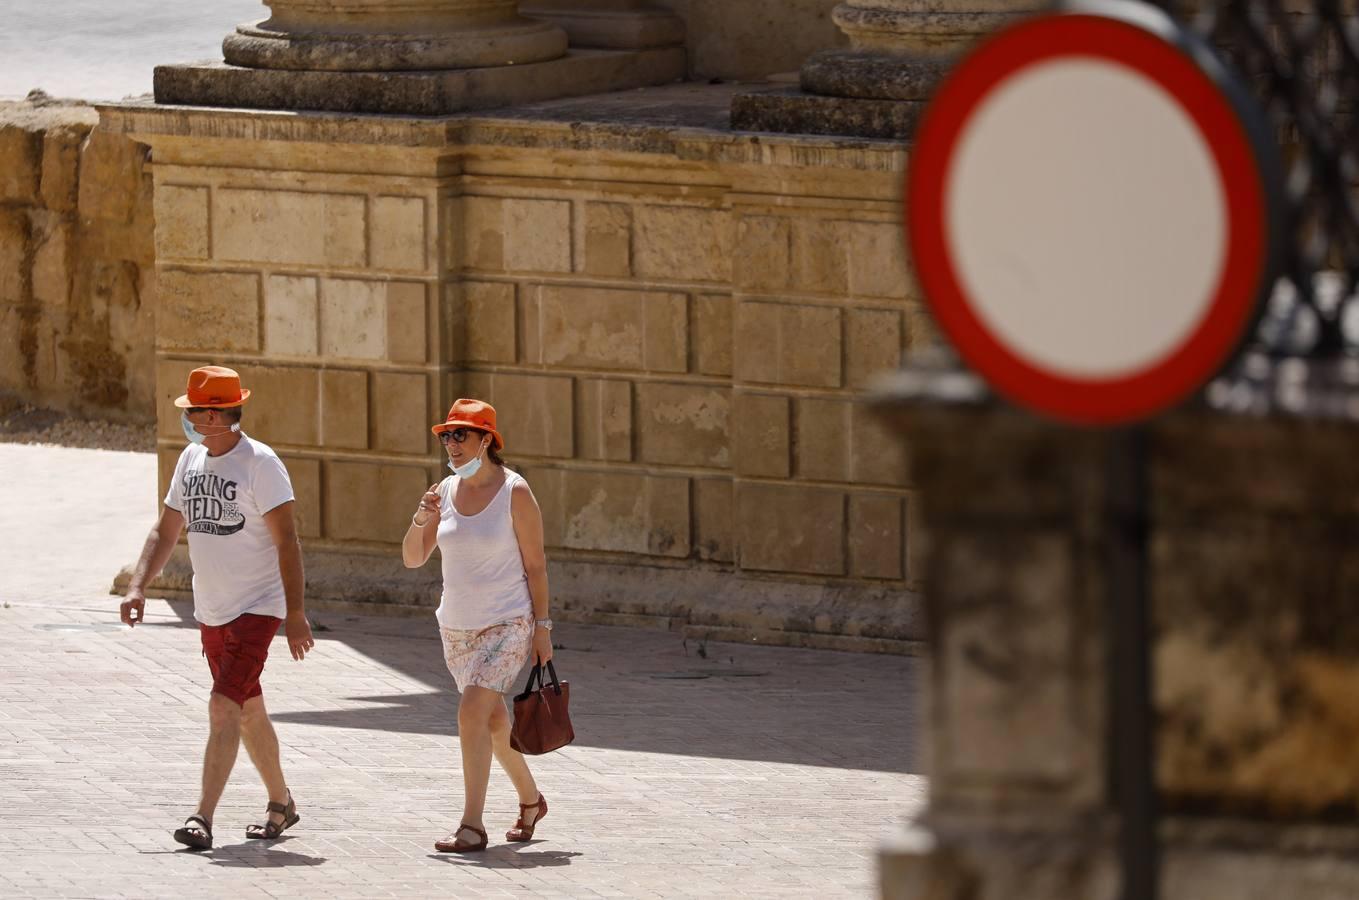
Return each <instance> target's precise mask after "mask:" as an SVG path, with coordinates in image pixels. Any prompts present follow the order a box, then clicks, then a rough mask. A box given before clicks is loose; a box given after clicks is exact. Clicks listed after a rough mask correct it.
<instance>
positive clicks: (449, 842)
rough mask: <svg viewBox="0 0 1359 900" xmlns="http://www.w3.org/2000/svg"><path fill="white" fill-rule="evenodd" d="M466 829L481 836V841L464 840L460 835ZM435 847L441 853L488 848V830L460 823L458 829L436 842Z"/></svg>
mask: <svg viewBox="0 0 1359 900" xmlns="http://www.w3.org/2000/svg"><path fill="white" fill-rule="evenodd" d="M464 831H470V832H472V833H473V834H475V835H476V836H477V837H479V838H481V840H480V841H479V842H475V843H474V842H471V841H464V840H463V839H462V838H460V837H458V835H459V834H461V833H462V832H464ZM434 849H435V850H438V851H439V852H440V853H475V852H476V851H478V850H485V849H486V832H484V831H482V830H481V829H480V828H478V827H476V826H475V825H459V826H458V830H457V831H455V832H453V833H452V834H450V835H449V836H448V837H446V838H444V839H443V840H442V841H435V842H434Z"/></svg>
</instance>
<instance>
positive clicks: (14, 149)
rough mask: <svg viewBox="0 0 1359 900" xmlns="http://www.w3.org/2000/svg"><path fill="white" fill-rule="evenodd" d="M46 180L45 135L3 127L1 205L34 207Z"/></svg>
mask: <svg viewBox="0 0 1359 900" xmlns="http://www.w3.org/2000/svg"><path fill="white" fill-rule="evenodd" d="M41 178H42V134H41V133H39V132H37V131H33V130H30V129H28V128H24V127H21V126H20V125H17V124H13V123H8V122H7V123H5V124H3V125H0V202H5V203H24V204H34V203H36V202H37V201H38V191H39V187H40V185H41Z"/></svg>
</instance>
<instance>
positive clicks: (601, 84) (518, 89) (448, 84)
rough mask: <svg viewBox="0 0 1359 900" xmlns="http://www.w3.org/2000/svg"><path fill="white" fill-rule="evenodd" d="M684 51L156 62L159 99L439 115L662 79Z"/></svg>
mask: <svg viewBox="0 0 1359 900" xmlns="http://www.w3.org/2000/svg"><path fill="white" fill-rule="evenodd" d="M684 64H685V59H684V50H683V48H681V47H661V48H655V49H649V50H633V51H618V50H572V51H571V52H570V53H568V54H567V55H566V56H564V57H562V58H560V59H554V60H551V61H549V62H542V63H530V64H528V65H515V66H494V67H489V68H479V69H450V70H446V71H428V72H350V71H331V72H318V71H281V70H270V69H250V68H241V67H237V66H231V65H225V64H222V63H214V64H198V65H175V66H156V68H155V75H154V89H155V96H156V102H157V103H160V104H167V105H184V106H208V107H211V106H220V107H229V108H232V109H242V108H245V109H269V110H276V109H290V110H328V111H332V112H343V113H379V114H393V113H395V114H404V115H413V116H444V115H448V114H450V113H456V112H461V111H464V110H472V109H488V108H492V107H501V106H513V105H515V104H522V103H532V102H535V101H539V100H547V99H551V98H554V97H563V96H578V95H585V94H600V93H607V92H609V91H620V90H626V89H629V88H635V87H639V86H641V85H648V84H666V83H668V82H671V81H674V80H675V79H676V78H678V77H680V76H681V75H682V74H683V72H684Z"/></svg>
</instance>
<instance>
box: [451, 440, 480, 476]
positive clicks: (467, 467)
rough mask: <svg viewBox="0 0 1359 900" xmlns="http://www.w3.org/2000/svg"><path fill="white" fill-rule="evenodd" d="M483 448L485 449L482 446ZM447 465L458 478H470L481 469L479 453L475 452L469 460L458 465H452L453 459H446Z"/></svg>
mask: <svg viewBox="0 0 1359 900" xmlns="http://www.w3.org/2000/svg"><path fill="white" fill-rule="evenodd" d="M485 449H486V448H485V447H483V448H482V450H485ZM448 467H449V468H450V469H452V470H453V474H454V475H457V476H458V477H459V478H471V477H472V476H473V475H475V474H477V473H478V472H480V471H481V453H477V455H476V456H474V457H472V458H471V459H470V460H468V461H467V462H465V463H463V464H462V465H460V466H455V465H453V460H451V459H450V460H449V461H448Z"/></svg>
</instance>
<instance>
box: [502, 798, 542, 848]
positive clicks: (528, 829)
mask: <svg viewBox="0 0 1359 900" xmlns="http://www.w3.org/2000/svg"><path fill="white" fill-rule="evenodd" d="M531 809H536V810H538V814H537V815H536V816H534V817H533V821H532V822H530V823H528V824H527V825H525V824H524V813H526V812H528V811H529V810H531ZM545 815H547V798H546V797H544V796H543V795H542V794H539V795H538V802H537V803H521V804H519V819H518V821H516V822H515V823H514V827H513V828H511V829H510V830H509V831H507V832H505V840H507V841H512V842H514V843H522V842H524V841H531V840H533V829H535V828H537V827H538V823H539V822H541V821H543V816H545Z"/></svg>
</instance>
